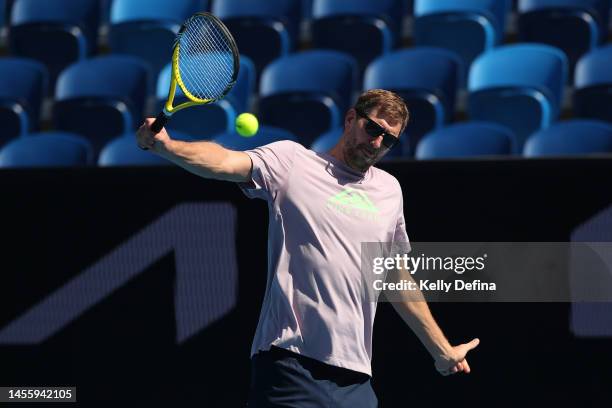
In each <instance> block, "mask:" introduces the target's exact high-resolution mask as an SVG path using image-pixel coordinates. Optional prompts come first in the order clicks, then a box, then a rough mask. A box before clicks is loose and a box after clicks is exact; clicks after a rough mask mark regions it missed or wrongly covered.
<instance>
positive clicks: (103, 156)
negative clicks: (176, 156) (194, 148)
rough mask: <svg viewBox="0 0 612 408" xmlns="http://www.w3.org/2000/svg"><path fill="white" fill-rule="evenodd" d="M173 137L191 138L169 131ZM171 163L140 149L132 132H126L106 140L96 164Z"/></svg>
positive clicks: (150, 164)
mask: <svg viewBox="0 0 612 408" xmlns="http://www.w3.org/2000/svg"><path fill="white" fill-rule="evenodd" d="M170 135H171V137H172V138H173V139H178V140H187V141H189V140H192V138H191V137H190V136H189V135H186V134H182V133H180V132H177V131H171V133H170ZM170 164H172V163H171V162H170V161H168V160H166V159H163V158H161V157H160V156H158V155H156V154H154V153H151V152H148V151H145V150H142V149H141V148H139V147H138V146H137V144H136V137H135V135H134V133H127V134H125V135H122V136H119V137H117V138H115V139H113V140H111V141H110V142H108V143H107V144H106V145H105V146H104V148H103V149H102V151H101V152H100V155H99V157H98V166H100V167H111V166H159V165H161V166H164V165H170Z"/></svg>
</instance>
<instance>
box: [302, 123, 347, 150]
mask: <svg viewBox="0 0 612 408" xmlns="http://www.w3.org/2000/svg"><path fill="white" fill-rule="evenodd" d="M343 131H344V129H343V128H341V127H340V128H336V129H333V130H330V131H329V132H325V133H323V134H322V135H321V136H319V137H317V138H316V139H315V141H314V142H312V144H311V145H310V149H311V150H314V151H315V152H318V153H325V152H328V151H330V150H331V148H332V147H334V146H335V145H336V143H338V140H340V136H342V132H343Z"/></svg>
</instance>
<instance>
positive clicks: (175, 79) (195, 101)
mask: <svg viewBox="0 0 612 408" xmlns="http://www.w3.org/2000/svg"><path fill="white" fill-rule="evenodd" d="M179 54H180V45H179V44H177V45H176V47H175V48H174V52H173V53H172V79H171V80H170V90H169V91H168V99H167V100H166V104H165V105H164V111H165V113H167V114H173V113H174V112H178V111H180V110H181V109H185V108H189V107H190V106H197V105H206V104H207V103H211V102H213V101H214V99H200V98H198V97H196V96H195V95H193V94H192V93H191V92H189V91H188V90H187V88H186V87H185V84H184V83H183V79H182V78H181V71H180V69H179V64H178V59H179ZM177 84H178V86H179V87H180V88H181V90H182V91H183V94H185V97H187V99H189V100H188V101H187V102H183V103H181V104H179V105H177V106H172V104H173V103H174V98H175V97H176V85H177Z"/></svg>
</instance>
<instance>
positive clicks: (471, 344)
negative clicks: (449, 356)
mask: <svg viewBox="0 0 612 408" xmlns="http://www.w3.org/2000/svg"><path fill="white" fill-rule="evenodd" d="M479 344H480V339H477V338H476V339H474V340H472V341H470V342H469V343H467V344H466V345H467V346H468V351H469V350H473V349H475V348H476V347H478V345H479Z"/></svg>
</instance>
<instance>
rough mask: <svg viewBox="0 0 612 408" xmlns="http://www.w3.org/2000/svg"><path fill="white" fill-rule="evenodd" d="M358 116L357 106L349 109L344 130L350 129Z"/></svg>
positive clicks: (345, 117)
mask: <svg viewBox="0 0 612 408" xmlns="http://www.w3.org/2000/svg"><path fill="white" fill-rule="evenodd" d="M356 118H357V112H355V108H351V109H349V110H348V112H346V115H345V116H344V130H346V129H349V128H350V127H351V126H352V125H353V122H354V121H355V119H356Z"/></svg>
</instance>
